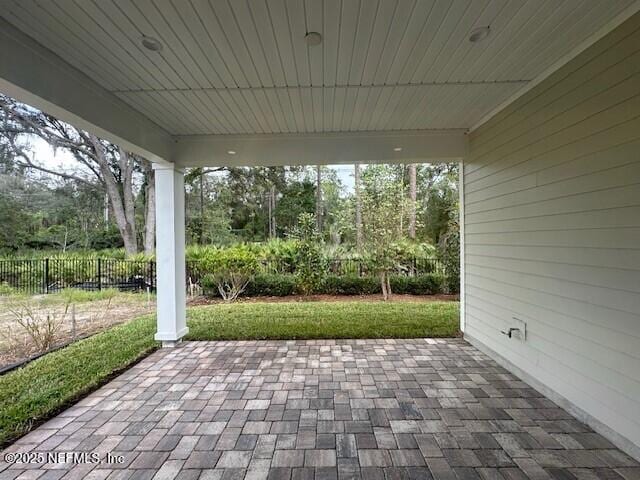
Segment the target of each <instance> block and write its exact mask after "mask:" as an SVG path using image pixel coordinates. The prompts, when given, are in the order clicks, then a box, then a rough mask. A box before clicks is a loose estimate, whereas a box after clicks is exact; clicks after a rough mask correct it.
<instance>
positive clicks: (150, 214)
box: [144, 161, 156, 255]
mask: <svg viewBox="0 0 640 480" xmlns="http://www.w3.org/2000/svg"><path fill="white" fill-rule="evenodd" d="M144 164H145V175H146V177H147V182H146V183H147V186H146V190H145V196H144V199H145V210H144V253H145V254H147V255H151V254H152V253H153V252H154V251H155V248H156V175H155V172H154V171H153V168H152V167H151V163H149V162H147V161H144Z"/></svg>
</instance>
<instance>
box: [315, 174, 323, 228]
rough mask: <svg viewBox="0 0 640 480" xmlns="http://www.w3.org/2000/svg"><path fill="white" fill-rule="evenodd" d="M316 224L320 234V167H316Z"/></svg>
mask: <svg viewBox="0 0 640 480" xmlns="http://www.w3.org/2000/svg"><path fill="white" fill-rule="evenodd" d="M316 226H317V229H318V232H320V234H321V235H322V168H321V166H320V165H318V166H317V167H316Z"/></svg>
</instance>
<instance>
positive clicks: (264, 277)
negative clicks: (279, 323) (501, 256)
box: [203, 273, 445, 297]
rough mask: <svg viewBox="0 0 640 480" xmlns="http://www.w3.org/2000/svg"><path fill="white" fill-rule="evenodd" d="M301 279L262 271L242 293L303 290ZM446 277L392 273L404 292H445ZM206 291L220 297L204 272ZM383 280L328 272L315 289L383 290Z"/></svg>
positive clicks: (258, 294) (396, 285)
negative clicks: (329, 273)
mask: <svg viewBox="0 0 640 480" xmlns="http://www.w3.org/2000/svg"><path fill="white" fill-rule="evenodd" d="M299 282H300V279H299V277H298V276H296V275H291V274H259V275H256V276H255V278H254V279H253V280H252V281H251V282H249V284H248V285H247V288H246V290H245V291H244V292H243V296H246V297H285V296H287V295H294V294H297V293H302V291H303V290H302V288H301V287H300V284H299ZM444 282H445V279H444V278H443V277H442V276H441V275H438V274H434V273H431V274H427V275H419V276H416V277H408V276H400V275H398V276H392V277H391V290H392V293H395V294H399V295H403V294H408V295H433V294H436V293H443V289H444ZM203 288H204V293H205V295H209V296H213V297H219V296H220V295H219V293H218V289H217V287H216V284H215V282H214V281H213V280H212V279H211V278H209V277H208V276H205V279H204V280H203ZM380 291H381V290H380V281H379V280H378V279H377V278H376V277H373V276H366V277H359V276H358V275H329V276H327V277H326V278H325V279H324V281H323V282H322V284H321V285H318V286H317V287H316V289H315V290H314V292H313V293H316V294H326V295H374V294H379V293H380Z"/></svg>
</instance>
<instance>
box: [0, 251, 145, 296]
mask: <svg viewBox="0 0 640 480" xmlns="http://www.w3.org/2000/svg"><path fill="white" fill-rule="evenodd" d="M155 272H156V266H155V262H152V261H136V260H118V259H111V258H95V259H84V258H80V259H76V258H64V259H58V258H44V259H37V260H0V284H5V285H8V286H9V287H11V288H13V289H15V290H18V291H19V292H24V293H28V294H43V293H44V294H46V293H55V292H57V291H60V290H62V289H65V288H79V289H82V290H96V291H97V290H103V289H107V288H116V289H118V290H123V291H141V290H146V289H147V288H149V289H151V290H155V285H156V273H155Z"/></svg>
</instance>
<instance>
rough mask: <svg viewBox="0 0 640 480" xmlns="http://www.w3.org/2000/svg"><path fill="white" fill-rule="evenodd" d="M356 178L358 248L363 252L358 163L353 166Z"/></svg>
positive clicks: (354, 189)
mask: <svg viewBox="0 0 640 480" xmlns="http://www.w3.org/2000/svg"><path fill="white" fill-rule="evenodd" d="M353 177H354V188H353V191H354V195H355V204H356V205H355V210H356V218H355V222H356V248H357V249H358V251H359V252H361V251H362V198H361V195H360V165H359V164H358V163H356V164H355V165H354V166H353Z"/></svg>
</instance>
